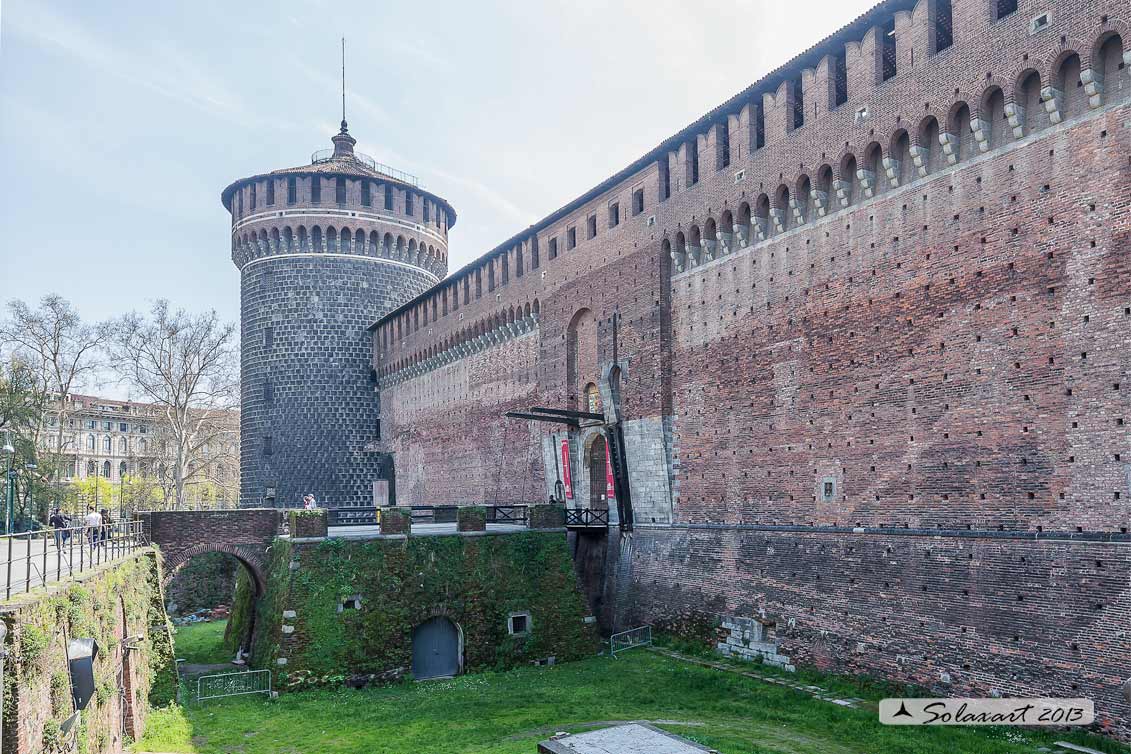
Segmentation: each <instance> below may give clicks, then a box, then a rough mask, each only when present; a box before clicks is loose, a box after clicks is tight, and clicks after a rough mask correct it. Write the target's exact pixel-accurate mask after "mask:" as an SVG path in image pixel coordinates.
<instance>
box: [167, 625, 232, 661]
mask: <svg viewBox="0 0 1131 754" xmlns="http://www.w3.org/2000/svg"><path fill="white" fill-rule="evenodd" d="M227 627H228V621H226V620H214V621H208V622H207V623H188V624H186V625H183V626H177V627H176V629H177V633H176V635H175V636H174V637H173V644H174V646H175V647H176V649H175V650H174V656H175V657H176V658H177V659H181V660H184V661H185V662H186V663H188V664H189V665H210V664H215V663H220V662H228V661H230V660H231V659H232V657H233V653H232V652H230V651H228V650H227V649H225V647H224V629H226V628H227Z"/></svg>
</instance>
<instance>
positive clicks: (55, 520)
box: [47, 508, 71, 550]
mask: <svg viewBox="0 0 1131 754" xmlns="http://www.w3.org/2000/svg"><path fill="white" fill-rule="evenodd" d="M47 523H48V525H49V526H50V527H51V528H52V529H54V530H55V547H56V548H58V549H60V550H62V549H63V545H65V544H66V543H67V539H68V538H69V537H70V536H71V533H70V532H69V531H67V517H66V516H64V515H63V511H62V509H60V508H56V509H55V512H54V513H52V514H51V518H50V520H48V522H47Z"/></svg>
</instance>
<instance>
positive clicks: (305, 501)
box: [302, 492, 318, 511]
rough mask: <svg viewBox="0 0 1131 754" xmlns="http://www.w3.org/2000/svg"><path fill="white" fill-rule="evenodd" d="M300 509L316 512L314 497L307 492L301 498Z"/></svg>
mask: <svg viewBox="0 0 1131 754" xmlns="http://www.w3.org/2000/svg"><path fill="white" fill-rule="evenodd" d="M302 507H303V508H305V509H306V510H308V511H312V510H317V509H318V501H317V500H315V499H314V495H311V494H310V493H309V492H308V493H306V494H305V495H303V497H302Z"/></svg>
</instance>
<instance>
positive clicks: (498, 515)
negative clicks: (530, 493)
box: [487, 505, 529, 526]
mask: <svg viewBox="0 0 1131 754" xmlns="http://www.w3.org/2000/svg"><path fill="white" fill-rule="evenodd" d="M487 523H489V524H513V525H515V526H527V525H529V521H528V520H527V515H526V506H525V505H488V506H487Z"/></svg>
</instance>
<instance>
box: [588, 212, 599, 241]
mask: <svg viewBox="0 0 1131 754" xmlns="http://www.w3.org/2000/svg"><path fill="white" fill-rule="evenodd" d="M596 237H597V216H596V215H590V216H589V217H587V218H585V238H586V240H590V239H593V238H596Z"/></svg>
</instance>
